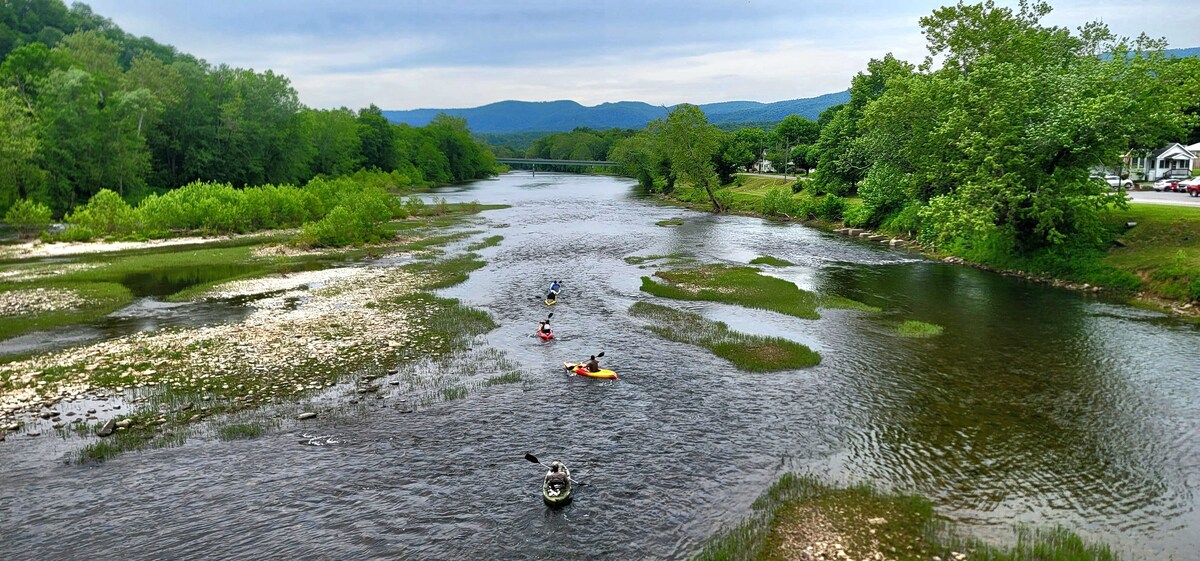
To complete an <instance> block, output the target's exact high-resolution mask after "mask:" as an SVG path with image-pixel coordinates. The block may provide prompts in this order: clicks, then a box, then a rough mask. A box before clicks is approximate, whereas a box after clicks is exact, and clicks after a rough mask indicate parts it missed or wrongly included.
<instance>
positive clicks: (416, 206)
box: [404, 195, 425, 216]
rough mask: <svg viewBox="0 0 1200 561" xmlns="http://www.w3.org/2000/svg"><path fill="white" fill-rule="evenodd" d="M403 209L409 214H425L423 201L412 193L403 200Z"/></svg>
mask: <svg viewBox="0 0 1200 561" xmlns="http://www.w3.org/2000/svg"><path fill="white" fill-rule="evenodd" d="M404 209H405V210H407V211H408V215H409V216H423V215H424V214H425V201H423V200H421V198H420V197H418V196H416V195H413V196H411V197H409V198H408V200H407V201H404Z"/></svg>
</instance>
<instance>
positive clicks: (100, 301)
mask: <svg viewBox="0 0 1200 561" xmlns="http://www.w3.org/2000/svg"><path fill="white" fill-rule="evenodd" d="M33 288H47V289H52V290H53V289H61V290H69V291H72V292H74V293H75V294H77V295H78V296H79V297H80V298H82V299H83V300H84V301H85V303H84V304H83V305H81V306H79V307H76V308H70V309H62V310H53V311H47V312H37V313H30V314H21V315H16V316H0V339H8V338H10V337H16V336H18V335H23V334H25V333H30V332H33V331H42V330H46V329H52V328H55V327H58V326H61V325H70V324H74V323H83V322H87V321H93V320H96V319H98V318H100V317H103V316H105V315H107V314H110V313H112V312H114V311H116V310H118V309H120V308H121V307H123V306H125V305H126V304H128V303H129V302H130V301H131V300H133V294H132V293H130V292H129V289H127V288H125V287H124V286H122V285H120V284H117V283H111V282H91V283H71V282H62V281H60V280H53V281H39V282H13V283H0V292H7V291H13V290H15V291H24V290H30V289H33Z"/></svg>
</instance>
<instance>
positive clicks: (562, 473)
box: [546, 461, 567, 488]
mask: <svg viewBox="0 0 1200 561" xmlns="http://www.w3.org/2000/svg"><path fill="white" fill-rule="evenodd" d="M546 483H549V484H550V487H552V488H561V487H565V486H566V485H567V471H566V470H565V469H563V465H562V463H561V462H557V461H555V462H550V471H548V472H546Z"/></svg>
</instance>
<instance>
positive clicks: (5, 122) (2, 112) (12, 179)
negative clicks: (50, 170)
mask: <svg viewBox="0 0 1200 561" xmlns="http://www.w3.org/2000/svg"><path fill="white" fill-rule="evenodd" d="M38 148H39V142H38V137H37V131H36V129H35V123H34V120H33V115H32V112H31V111H30V110H29V109H27V108H26V107H25V105H24V104H23V103H22V102H21V100H20V98H19V95H18V94H17V93H16V92H15V91H13V90H10V89H6V88H0V209H8V208H9V206H10V205H12V204H13V203H14V202H15V201H17V200H20V199H23V198H26V197H29V196H30V195H31V194H32V193H33V191H34V190H36V189H37V188H38V187H39V186H40V185H41V180H42V174H41V170H40V169H38V167H37V165H36V163H35V157H36V155H37V152H38Z"/></svg>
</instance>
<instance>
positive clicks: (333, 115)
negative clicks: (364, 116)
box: [303, 107, 362, 175]
mask: <svg viewBox="0 0 1200 561" xmlns="http://www.w3.org/2000/svg"><path fill="white" fill-rule="evenodd" d="M303 116H304V126H303V128H304V130H305V134H304V136H305V137H306V138H308V139H309V142H311V143H312V154H313V156H312V161H311V163H310V164H309V171H310V172H311V173H314V174H325V175H344V174H348V173H352V172H353V171H354V170H356V169H358V168H359V166H361V165H362V139H361V138H359V136H358V132H359V128H358V121H357V120H356V118H355V115H354V112H353V111H351V110H349V109H346V108H345V107H343V108H341V109H332V110H328V111H323V110H319V109H306V110H304V112H303Z"/></svg>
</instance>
